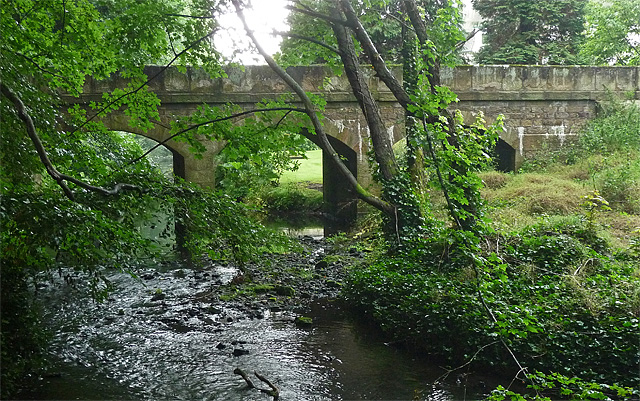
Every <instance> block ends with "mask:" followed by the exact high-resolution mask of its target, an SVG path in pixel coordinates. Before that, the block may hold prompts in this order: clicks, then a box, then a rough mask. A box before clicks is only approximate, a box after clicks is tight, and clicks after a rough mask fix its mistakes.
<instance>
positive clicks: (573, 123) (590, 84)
mask: <svg viewBox="0 0 640 401" xmlns="http://www.w3.org/2000/svg"><path fill="white" fill-rule="evenodd" d="M287 71H288V72H289V74H290V75H291V76H292V77H294V79H296V81H297V82H298V83H299V84H300V85H301V86H302V88H303V89H304V90H305V91H307V92H311V93H316V94H320V95H321V96H322V97H323V98H324V99H326V102H327V104H326V110H325V116H326V119H325V128H326V130H327V133H328V134H329V135H331V136H332V137H334V138H335V140H337V141H338V142H335V141H334V142H335V146H336V148H341V149H343V152H342V153H343V154H344V155H345V157H347V159H348V160H351V159H350V158H351V157H353V153H352V152H355V160H356V168H355V172H356V176H357V178H358V180H359V182H360V183H361V184H362V185H363V186H364V187H365V188H366V187H370V188H371V187H373V188H375V186H374V184H373V180H372V178H371V174H370V168H369V165H368V160H367V153H368V151H369V149H370V144H369V141H370V138H369V132H368V129H367V125H366V121H365V119H364V117H363V116H362V112H361V110H360V107H359V105H358V103H357V101H356V99H355V97H354V96H353V94H352V92H351V87H350V86H349V83H348V80H347V78H346V77H345V76H344V75H343V76H335V75H334V74H332V72H331V70H330V69H329V68H326V67H322V66H310V67H289V68H288V69H287ZM146 73H147V75H148V76H155V77H156V79H154V80H153V81H151V82H150V83H149V89H150V90H151V91H153V92H154V93H156V94H157V96H158V98H159V99H160V101H161V106H160V108H159V113H160V120H161V123H162V124H161V125H156V128H154V129H153V130H150V131H149V132H148V133H140V132H134V133H138V134H142V135H145V136H149V137H152V138H153V139H155V140H157V141H162V140H164V139H166V138H168V130H167V129H165V128H163V126H165V127H168V126H169V125H170V122H171V121H172V120H175V119H176V118H177V117H180V116H185V115H189V114H191V113H192V112H193V110H195V108H196V107H197V106H198V105H201V104H203V103H207V104H210V105H224V104H227V103H234V104H238V105H240V106H241V107H243V108H245V109H247V108H250V107H253V106H254V105H255V104H256V103H258V102H260V101H262V100H264V99H273V98H277V97H280V96H282V95H285V94H289V93H290V92H291V91H290V89H289V88H288V87H287V86H286V85H285V84H284V83H283V82H282V80H281V79H280V78H279V77H278V76H277V75H276V74H275V73H274V72H273V71H272V70H271V69H270V68H269V67H268V66H247V67H245V68H244V69H239V68H231V67H229V68H227V77H225V78H216V79H212V78H210V77H209V76H208V75H207V74H206V73H205V72H204V71H202V70H198V69H194V68H187V69H186V73H183V72H180V71H179V70H178V69H177V68H173V67H171V68H164V67H160V66H148V67H147V68H146ZM363 73H364V74H367V77H366V79H367V80H368V85H369V88H370V89H371V91H372V94H373V97H374V99H375V100H376V101H377V102H378V104H379V105H380V110H381V115H382V118H383V120H384V121H385V124H386V126H387V127H389V136H390V137H391V138H393V142H394V143H395V142H396V141H397V140H398V139H399V138H401V137H402V136H403V135H404V124H403V122H404V110H403V109H402V107H400V106H399V105H398V103H397V101H396V99H395V97H394V96H393V94H392V93H391V92H390V91H389V89H388V88H387V87H386V86H385V85H384V84H383V83H382V82H381V81H380V80H379V79H378V78H376V77H375V76H374V71H373V70H372V69H365V70H364V71H363ZM394 75H395V76H397V77H401V76H402V71H401V70H400V69H396V70H394ZM441 81H442V84H443V85H445V86H447V87H449V88H451V89H452V90H453V92H455V93H456V94H457V95H458V98H459V100H460V102H458V103H456V104H455V105H453V106H452V108H455V109H459V110H461V111H462V112H463V115H465V117H467V115H469V116H473V115H474V114H476V113H478V112H483V114H484V116H485V119H486V120H487V122H489V123H491V122H492V121H494V120H495V119H496V117H497V116H498V115H499V114H503V115H504V116H505V130H504V132H502V133H501V135H500V138H501V140H502V142H500V144H499V145H498V146H499V150H500V151H501V152H504V154H505V155H506V156H505V159H506V160H508V163H507V167H506V168H511V166H513V167H514V169H517V168H518V167H519V165H520V164H521V163H522V161H523V160H524V158H525V157H526V156H528V155H530V154H532V153H535V152H536V151H537V150H539V149H541V148H542V145H543V144H546V145H548V146H550V147H554V146H555V147H558V146H562V145H563V144H564V143H566V142H569V141H571V140H573V139H575V138H576V137H577V135H578V133H579V131H580V128H581V127H582V126H583V125H584V124H585V123H586V122H587V121H588V120H589V119H591V118H593V117H595V116H596V112H597V103H598V102H599V101H601V100H606V99H607V98H608V97H609V96H610V94H611V93H614V94H616V93H617V94H622V93H627V92H631V93H634V98H635V99H640V67H589V66H460V67H456V68H454V69H446V68H443V69H442V71H441ZM124 84H125V82H124V81H123V80H122V79H120V78H119V77H114V78H113V79H110V80H106V81H96V80H93V79H88V80H87V82H86V84H85V88H84V93H83V94H82V95H81V96H80V97H79V98H77V97H71V96H63V100H64V101H65V102H66V103H67V104H77V103H79V104H85V105H86V104H88V103H89V102H91V101H97V102H100V101H102V93H103V92H105V91H111V90H113V89H115V88H117V87H123V85H124ZM465 121H469V120H467V118H465ZM105 124H106V126H107V127H108V128H110V129H113V130H118V131H127V132H130V130H131V128H130V127H129V125H128V118H127V117H126V116H124V115H123V114H122V113H115V114H112V115H110V116H109V117H107V119H106V121H105ZM332 141H333V140H332ZM167 144H168V145H169V146H170V147H171V148H172V149H174V150H175V152H177V154H179V155H181V156H182V157H183V158H184V166H183V167H184V178H185V179H186V180H188V181H192V182H195V183H198V184H199V185H201V186H203V187H213V186H214V185H215V167H216V166H215V156H216V155H217V154H218V153H219V152H220V150H221V149H222V147H223V146H224V144H223V143H219V142H218V143H216V142H211V143H208V144H206V145H205V146H207V151H206V152H205V154H204V155H203V158H202V159H196V158H195V157H193V155H192V154H191V153H190V152H189V149H188V144H186V143H179V142H173V143H172V142H171V141H170V142H168V143H167ZM342 145H345V146H346V147H347V148H348V149H350V150H348V149H346V148H343V147H342ZM514 152H515V155H514ZM350 163H351V162H350ZM325 164H327V165H328V164H329V163H325ZM327 176H328V177H332V175H331V173H330V172H327ZM335 180H336V181H338V184H335V185H336V187H337V186H339V185H341V184H340V182H341V181H343V180H341V179H339V177H335ZM332 181H333V179H332ZM328 185H329V186H330V185H334V184H333V183H331V184H328Z"/></svg>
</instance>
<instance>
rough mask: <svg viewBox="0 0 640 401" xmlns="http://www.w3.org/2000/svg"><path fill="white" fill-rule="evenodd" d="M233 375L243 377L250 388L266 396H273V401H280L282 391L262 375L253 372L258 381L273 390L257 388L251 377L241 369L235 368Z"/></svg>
mask: <svg viewBox="0 0 640 401" xmlns="http://www.w3.org/2000/svg"><path fill="white" fill-rule="evenodd" d="M233 373H234V374H236V375H240V376H242V378H243V379H244V381H245V382H246V383H247V386H249V388H255V389H256V390H258V391H261V392H263V393H265V394H269V395H270V396H272V397H273V401H278V399H279V398H280V389H279V388H278V387H276V386H275V385H274V384H273V383H271V382H270V381H269V379H267V378H266V377H264V376H262V375H261V374H260V373H258V372H253V374H254V375H256V377H257V378H258V379H260V381H261V382H263V383H265V384H266V385H267V386H269V387H270V388H271V389H265V388H259V387H256V386H255V384H253V382H252V381H251V379H249V376H248V375H247V373H246V372H245V371H244V370H242V369H240V368H235V369H234V370H233Z"/></svg>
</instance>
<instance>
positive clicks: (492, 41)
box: [473, 0, 586, 64]
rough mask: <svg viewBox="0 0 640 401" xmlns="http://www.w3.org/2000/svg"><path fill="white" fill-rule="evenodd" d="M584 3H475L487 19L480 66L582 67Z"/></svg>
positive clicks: (478, 0) (477, 0) (573, 0)
mask: <svg viewBox="0 0 640 401" xmlns="http://www.w3.org/2000/svg"><path fill="white" fill-rule="evenodd" d="M585 4H586V2H585V1H584V0H537V1H526V0H524V1H523V0H473V6H474V8H475V9H476V10H477V11H478V13H480V15H481V16H482V18H483V24H482V26H483V29H484V32H485V35H484V36H483V41H484V46H483V47H482V49H480V52H479V53H478V55H477V57H476V59H477V61H478V62H479V63H480V64H580V60H579V58H578V53H579V50H580V45H581V42H582V38H583V37H582V32H583V30H584V18H585V17H584V15H585Z"/></svg>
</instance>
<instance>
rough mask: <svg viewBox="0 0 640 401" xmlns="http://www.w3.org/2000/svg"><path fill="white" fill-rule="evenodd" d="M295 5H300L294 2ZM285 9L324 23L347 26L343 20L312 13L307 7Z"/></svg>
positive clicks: (288, 7) (287, 7)
mask: <svg viewBox="0 0 640 401" xmlns="http://www.w3.org/2000/svg"><path fill="white" fill-rule="evenodd" d="M296 4H300V3H299V2H296ZM300 5H301V4H300ZM301 6H302V5H301ZM285 8H286V9H287V10H290V11H295V12H298V13H302V14H306V15H308V16H310V17H313V18H317V19H320V20H323V21H326V22H329V23H332V24H338V25H347V24H348V22H347V21H345V20H343V19H340V18H334V17H331V16H329V15H326V14H322V13H319V12H317V11H313V10H311V9H310V8H309V7H306V6H305V7H304V8H300V7H294V6H285Z"/></svg>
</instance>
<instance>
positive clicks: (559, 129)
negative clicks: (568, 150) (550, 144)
mask: <svg viewBox="0 0 640 401" xmlns="http://www.w3.org/2000/svg"><path fill="white" fill-rule="evenodd" d="M564 129H565V125H564V123H563V124H562V125H552V126H551V133H552V134H553V135H554V136H557V137H558V139H559V140H560V146H562V145H563V144H564V140H565V139H566V138H567V135H566V134H565V130H564Z"/></svg>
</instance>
